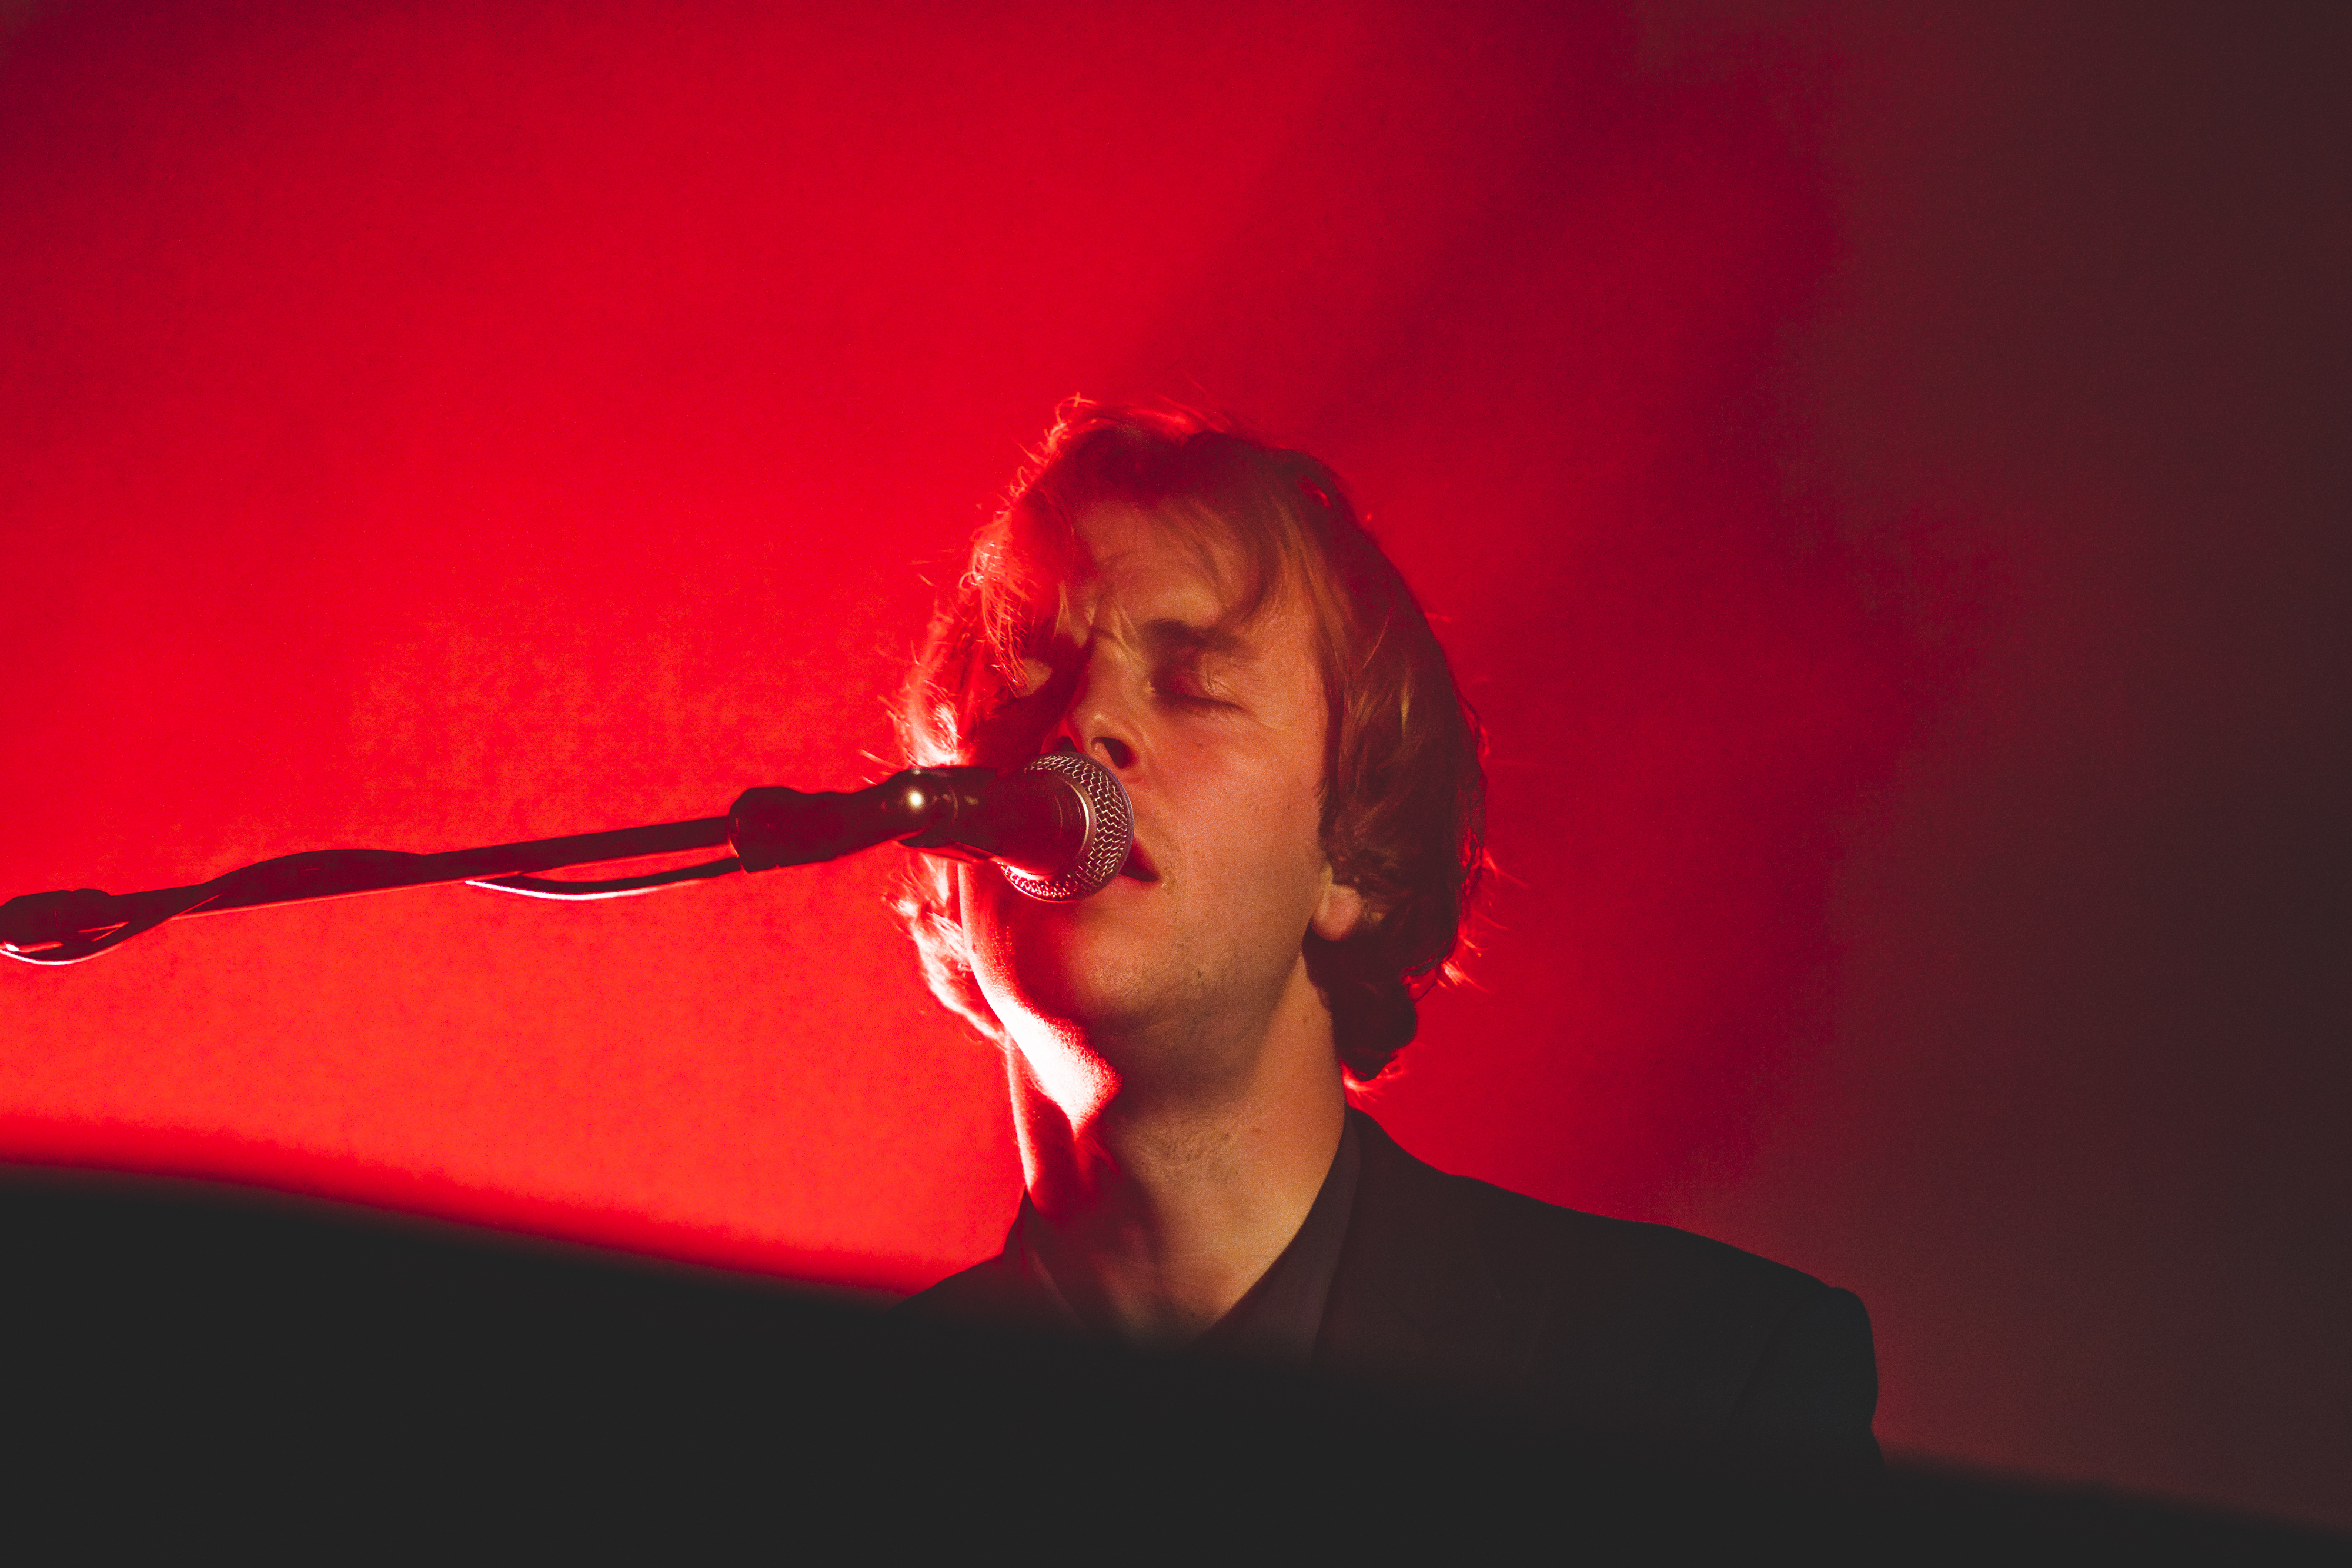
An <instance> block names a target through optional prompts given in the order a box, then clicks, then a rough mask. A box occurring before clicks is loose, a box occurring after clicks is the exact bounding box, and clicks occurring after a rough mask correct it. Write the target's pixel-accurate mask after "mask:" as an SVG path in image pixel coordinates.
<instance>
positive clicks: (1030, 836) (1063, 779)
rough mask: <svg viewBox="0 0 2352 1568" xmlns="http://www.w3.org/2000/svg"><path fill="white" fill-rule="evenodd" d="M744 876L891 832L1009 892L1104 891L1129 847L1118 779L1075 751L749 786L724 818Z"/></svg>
mask: <svg viewBox="0 0 2352 1568" xmlns="http://www.w3.org/2000/svg"><path fill="white" fill-rule="evenodd" d="M727 822H728V835H727V836H728V840H729V841H730V843H731V844H733V846H734V849H735V853H736V855H737V857H738V858H739V859H740V860H741V861H742V862H743V869H744V870H745V871H769V870H772V869H773V868H774V867H777V866H781V865H808V864H812V863H814V862H817V861H828V860H833V859H835V858H836V857H838V856H841V855H845V854H849V853H852V852H855V851H857V850H862V849H864V848H866V846H867V845H869V844H877V843H880V842H882V841H885V840H887V839H896V840H898V841H899V842H900V843H902V844H904V845H906V846H907V847H908V849H910V850H919V851H923V852H927V853H930V854H938V855H946V856H949V857H951V858H953V859H958V860H971V861H994V862H997V864H998V866H999V868H1000V869H1001V870H1002V871H1003V875H1004V880H1005V881H1006V882H1007V883H1010V884H1012V887H1013V891H1014V892H1016V893H1021V894H1027V895H1028V896H1029V897H1031V898H1034V899H1040V900H1043V901H1044V902H1045V903H1048V904H1066V903H1069V902H1071V901H1073V900H1076V899H1080V898H1087V897H1090V896H1092V895H1093V894H1097V893H1100V892H1101V891H1102V890H1103V889H1104V888H1106V887H1108V886H1109V885H1110V883H1111V880H1112V879H1113V878H1115V877H1116V876H1118V873H1119V871H1120V869H1121V868H1122V867H1124V866H1125V865H1126V864H1127V857H1128V854H1129V852H1130V851H1131V850H1132V849H1133V848H1134V847H1135V813H1134V809H1133V807H1132V806H1131V805H1130V803H1129V800H1128V798H1127V787H1126V786H1125V785H1123V784H1121V783H1120V782H1119V781H1118V775H1117V774H1115V773H1113V772H1112V771H1111V770H1110V769H1109V768H1105V767H1104V766H1103V765H1102V764H1101V763H1099V762H1097V761H1095V760H1094V759H1093V758H1090V757H1086V756H1082V755H1080V754H1079V753H1077V752H1075V751H1049V752H1047V753H1046V754H1045V756H1043V757H1040V758H1036V759H1035V760H1034V761H1032V762H1031V763H1030V764H1029V765H1028V766H1027V767H1025V768H1022V769H1021V770H1020V771H1018V772H1014V773H999V772H997V771H996V770H995V769H993V768H908V769H906V770H905V771H904V772H901V773H894V774H892V775H891V776H890V777H889V778H887V779H884V780H883V781H882V782H881V783H879V784H876V785H872V786H870V787H869V788H866V789H856V790H851V791H848V792H846V793H832V792H827V791H814V792H811V791H803V790H799V789H781V788H775V787H769V788H763V789H747V790H745V791H744V792H743V794H742V795H741V797H740V798H739V799H738V800H736V802H735V805H734V808H733V809H732V810H730V811H729V813H728V816H727Z"/></svg>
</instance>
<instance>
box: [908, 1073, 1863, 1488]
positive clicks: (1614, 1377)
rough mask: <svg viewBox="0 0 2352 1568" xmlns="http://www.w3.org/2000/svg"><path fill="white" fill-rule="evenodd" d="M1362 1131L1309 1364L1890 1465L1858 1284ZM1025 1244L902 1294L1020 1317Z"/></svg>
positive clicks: (1752, 1456) (1625, 1431) (921, 1302)
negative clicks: (1878, 1423)
mask: <svg viewBox="0 0 2352 1568" xmlns="http://www.w3.org/2000/svg"><path fill="white" fill-rule="evenodd" d="M1348 1114H1349V1118H1350V1119H1351V1121H1353V1123H1354V1124H1355V1128H1356V1133H1357V1138H1358V1142H1359V1145H1360V1169H1359V1174H1358V1176H1357V1182H1356V1188H1355V1193H1354V1197H1353V1201H1352V1207H1351V1210H1350V1212H1349V1218H1348V1222H1347V1232H1346V1239H1345V1241H1344V1242H1343V1243H1342V1244H1341V1247H1340V1249H1339V1261H1338V1263H1337V1265H1336V1267H1335V1269H1334V1271H1333V1273H1332V1276H1331V1282H1330V1289H1329V1293H1328V1297H1327V1298H1326V1301H1325V1306H1324V1310H1323V1317H1322V1330H1321V1333H1320V1335H1319V1336H1318V1340H1317V1342H1316V1346H1315V1354H1314V1364H1315V1368H1316V1370H1317V1371H1318V1373H1320V1374H1323V1375H1328V1376H1331V1377H1334V1378H1339V1379H1342V1380H1345V1381H1348V1382H1350V1383H1357V1384H1363V1385H1372V1386H1376V1387H1384V1388H1387V1389H1391V1390H1393V1391H1395V1392H1397V1393H1399V1394H1402V1395H1405V1396H1416V1397H1423V1398H1431V1397H1433V1398H1436V1399H1439V1400H1442V1401H1444V1402H1446V1403H1449V1404H1457V1403H1458V1404H1468V1405H1472V1406H1480V1407H1485V1408H1489V1409H1498V1410H1500V1411H1503V1412H1506V1413H1509V1414H1512V1415H1516V1416H1519V1417H1522V1418H1525V1419H1527V1420H1529V1421H1531V1422H1534V1423H1536V1424H1537V1425H1539V1426H1541V1427H1548V1428H1551V1429H1554V1430H1556V1431H1560V1432H1563V1433H1565V1434H1567V1435H1569V1436H1571V1437H1580V1438H1584V1439H1587V1440H1590V1441H1593V1442H1597V1443H1601V1444H1604V1445H1606V1446H1608V1447H1610V1448H1620V1449H1622V1448H1633V1449H1643V1450H1654V1451H1657V1452H1660V1453H1663V1454H1670V1455H1675V1456H1680V1457H1685V1458H1723V1459H1727V1460H1730V1461H1733V1462H1739V1463H1752V1464H1763V1465H1769V1466H1785V1467H1787V1468H1790V1469H1799V1470H1803V1471H1807V1472H1812V1473H1824V1472H1843V1473H1863V1472H1868V1471H1874V1470H1875V1469H1877V1468H1878V1466H1879V1453H1878V1445H1877V1442H1876V1440H1875V1439H1874V1437H1872V1435H1871V1430H1870V1421H1871V1415H1872V1412H1873V1410H1874V1408H1875V1406H1876V1405H1877V1402H1878V1372H1877V1366H1876V1363H1875V1361H1874V1358H1873V1356H1872V1353H1871V1343H1870V1319H1869V1316H1868V1314H1866V1313H1865V1312H1864V1311H1863V1306H1862V1302H1861V1301H1859V1300H1858V1299H1856V1298H1855V1297H1854V1296H1853V1294H1852V1293H1851V1292H1849V1291H1839V1290H1832V1288H1831V1287H1829V1286H1827V1285H1824V1284H1822V1282H1821V1281H1818V1280H1816V1279H1813V1278H1812V1277H1811V1275H1808V1274H1801V1273H1799V1272H1798V1271H1797V1270H1794V1269H1790V1268H1784V1267H1783V1266H1781V1265H1780V1264H1778V1263H1774V1262H1770V1261H1768V1260H1765V1259H1762V1258H1759V1257H1757V1256H1755V1255H1754V1254H1752V1253H1748V1252H1742V1251H1740V1250H1739V1249H1738V1248H1736V1247H1727V1246H1726V1245H1724V1244H1723V1243H1722V1242H1720V1241H1710V1240H1707V1239H1706V1238H1704V1237H1700V1236H1694V1235H1692V1234H1690V1233H1689V1232H1688V1231H1684V1230H1676V1229H1674V1228H1671V1227H1669V1226H1664V1225H1645V1224H1641V1223H1638V1222H1635V1221H1633V1220H1625V1219H1604V1218H1601V1217H1599V1216H1597V1215H1591V1214H1581V1213H1579V1212H1578V1211H1576V1210H1575V1209H1572V1208H1560V1207H1556V1206H1554V1205H1552V1204H1548V1203H1541V1202H1538V1200H1536V1199H1534V1198H1531V1197H1521V1196H1519V1195H1518V1194H1517V1193H1513V1192H1506V1191H1504V1190H1503V1189H1502V1188H1501V1187H1498V1186H1489V1185H1488V1184H1487V1183H1486V1182H1482V1181H1474V1180H1471V1179H1470V1178H1468V1177H1466V1176H1447V1175H1446V1174H1445V1173H1444V1172H1443V1171H1439V1170H1437V1169H1434V1168H1433V1167H1432V1166H1427V1165H1424V1164H1423V1163H1422V1162H1421V1161H1419V1160H1417V1159H1415V1158H1413V1157H1412V1155H1409V1154H1407V1153H1405V1152H1404V1150H1402V1149H1401V1148H1399V1147H1398V1146H1397V1145H1396V1142H1395V1140H1393V1139H1391V1137H1390V1136H1389V1135H1388V1134H1386V1133H1384V1132H1382V1131H1381V1127H1380V1124H1378V1123H1376V1122H1374V1121H1373V1120H1372V1119H1371V1118H1370V1117H1369V1116H1366V1115H1363V1114H1362V1113H1360V1112H1356V1111H1350V1112H1349V1113H1348ZM1012 1259H1013V1248H1012V1247H1011V1246H1010V1245H1008V1248H1007V1250H1006V1252H1005V1253H1004V1254H1003V1255H1001V1256H1000V1257H998V1258H996V1259H992V1260H989V1261H987V1262H984V1263H982V1264H979V1265H977V1266H975V1267H973V1268H971V1269H968V1270H964V1271H963V1272H962V1273H961V1274H957V1275H953V1276H950V1278H949V1279H946V1280H943V1281H940V1283H939V1284H937V1285H935V1286H933V1287H932V1288H931V1289H930V1290H929V1291H924V1292H923V1293H922V1294H920V1295H919V1296H917V1297H915V1298H913V1299H912V1300H911V1301H908V1302H906V1303H905V1304H904V1306H903V1307H902V1308H901V1309H900V1310H901V1312H905V1313H906V1315H908V1317H914V1318H965V1319H975V1320H995V1321H998V1322H1020V1321H1021V1320H1022V1319H1023V1318H1024V1315H1029V1314H1032V1313H1034V1314H1036V1316H1037V1317H1039V1318H1043V1317H1045V1316H1047V1315H1050V1313H1051V1312H1053V1311H1055V1310H1058V1311H1059V1312H1061V1321H1063V1322H1067V1321H1068V1319H1067V1312H1066V1309H1055V1308H1041V1307H1039V1305H1038V1304H1037V1303H1036V1302H1035V1301H1034V1299H1033V1296H1032V1292H1033V1291H1034V1289H1035V1287H1034V1286H1033V1285H1030V1284H1027V1283H1024V1279H1023V1277H1022V1273H1021V1270H1019V1269H1018V1268H1017V1267H1016V1266H1015V1265H1014V1264H1013V1261H1012Z"/></svg>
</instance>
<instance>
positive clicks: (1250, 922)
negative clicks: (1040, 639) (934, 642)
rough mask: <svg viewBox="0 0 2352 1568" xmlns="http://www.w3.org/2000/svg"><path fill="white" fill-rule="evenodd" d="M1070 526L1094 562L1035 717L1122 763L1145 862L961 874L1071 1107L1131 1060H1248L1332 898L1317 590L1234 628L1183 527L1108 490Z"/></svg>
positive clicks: (1290, 989) (1299, 977)
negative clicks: (1089, 886) (1048, 891)
mask: <svg viewBox="0 0 2352 1568" xmlns="http://www.w3.org/2000/svg"><path fill="white" fill-rule="evenodd" d="M1078 531H1079V535H1080V538H1081V540H1082V541H1083V543H1084V544H1085V545H1086V547H1087V551H1088V553H1089V555H1090V556H1091V559H1093V561H1094V563H1095V567H1096V575H1094V576H1093V577H1091V578H1090V579H1089V580H1087V581H1085V582H1083V583H1076V584H1072V585H1071V591H1070V593H1069V595H1068V604H1067V608H1066V612H1065V614H1064V615H1063V618H1062V620H1061V622H1060V623H1059V624H1058V625H1057V626H1056V628H1055V639H1054V646H1053V648H1052V649H1050V650H1047V652H1048V653H1051V654H1052V656H1053V663H1052V665H1051V667H1050V673H1049V674H1047V678H1046V679H1045V680H1044V681H1043V682H1042V683H1041V685H1040V686H1039V689H1038V690H1037V691H1036V692H1035V693H1034V695H1032V697H1031V698H1030V700H1032V701H1037V700H1040V699H1043V700H1044V701H1045V704H1046V705H1047V710H1046V711H1045V712H1040V713H1035V714H1033V715H1031V716H1028V718H1029V722H1028V724H1027V725H1026V726H1025V727H1026V729H1027V731H1028V734H1029V735H1030V736H1034V737H1039V738H1038V739H1037V740H1036V741H1034V742H1033V744H1038V745H1042V746H1044V747H1047V748H1051V747H1056V746H1066V747H1072V748H1076V749H1080V750H1084V751H1086V752H1087V754H1089V755H1091V756H1093V757H1094V758H1096V759H1097V760H1098V761H1101V762H1103V763H1104V764H1105V765H1106V766H1108V767H1110V768H1113V769H1114V770H1115V771H1117V772H1118V775H1119V778H1120V779H1121V781H1122V782H1123V783H1125V784H1126V786H1127V788H1128V791H1129V796H1130V797H1131V798H1132V800H1133V801H1134V804H1135V819H1136V838H1137V842H1138V845H1139V856H1138V860H1137V862H1136V865H1135V870H1137V871H1138V872H1139V873H1140V874H1138V875H1128V876H1122V877H1121V878H1119V879H1118V881H1116V882H1115V883H1112V885H1111V886H1110V887H1109V888H1108V889H1107V890H1105V891H1104V892H1103V893H1101V894H1097V895H1096V896H1095V897H1093V898H1089V899H1085V900H1081V901H1079V902H1077V903H1075V904H1040V903H1036V902H1034V901H1032V900H1029V899H1024V898H1022V897H1021V896H1020V895H1018V894H1013V892H1012V891H1011V890H1010V889H1009V888H1007V887H1006V886H1005V884H1004V883H1003V879H1002V878H1001V877H1000V876H998V875H997V874H996V873H995V872H994V871H992V870H991V869H989V868H987V867H967V868H964V869H963V870H962V872H961V887H960V892H961V899H962V908H963V912H964V917H965V922H966V928H967V930H968V931H969V933H970V935H971V941H972V949H973V958H974V966H975V973H976V975H977V977H978V978H979V981H980V985H981V988H982V992H983V993H984V994H985V995H986V996H987V997H988V999H989V1002H990V1005H991V1006H992V1008H993V1009H995V1010H996V1013H997V1016H998V1017H999V1018H1000V1019H1003V1021H1004V1022H1005V1024H1006V1025H1007V1027H1008V1028H1009V1029H1010V1030H1011V1031H1012V1032H1013V1036H1014V1038H1015V1040H1016V1041H1017V1042H1018V1043H1019V1045H1020V1046H1021V1048H1022V1050H1023V1052H1024V1055H1025V1056H1026V1057H1027V1058H1028V1061H1029V1064H1030V1067H1031V1070H1032V1071H1034V1073H1035V1074H1036V1076H1037V1078H1038V1080H1039V1082H1040V1084H1041V1086H1042V1087H1044V1088H1045V1090H1046V1092H1047V1093H1048V1094H1049V1095H1051V1096H1052V1098H1054V1099H1055V1101H1056V1102H1057V1103H1061V1104H1062V1105H1064V1107H1065V1108H1066V1109H1067V1110H1069V1111H1072V1112H1073V1113H1077V1112H1080V1111H1081V1108H1082V1107H1083V1106H1085V1105H1087V1104H1092V1103H1099V1102H1100V1101H1101V1100H1102V1099H1104V1098H1106V1097H1108V1095H1109V1094H1110V1093H1111V1092H1114V1090H1115V1089H1116V1088H1117V1086H1118V1084H1119V1083H1121V1082H1127V1081H1129V1080H1130V1079H1131V1078H1134V1077H1136V1076H1138V1075H1140V1076H1142V1077H1144V1078H1146V1079H1150V1080H1152V1081H1171V1082H1172V1081H1182V1080H1190V1081H1197V1082H1209V1081H1213V1080H1215V1079H1218V1078H1220V1077H1223V1076H1229V1075H1232V1074H1234V1073H1246V1071H1248V1068H1249V1063H1250V1061H1251V1060H1252V1053H1253V1051H1255V1048H1256V1045H1257V1042H1258V1041H1259V1040H1261V1039H1262V1038H1263V1036H1264V1035H1265V1030H1266V1028H1267V1024H1268V1020H1270V1019H1272V1018H1273V1017H1274V1015H1275V1013H1276V1010H1277V1009H1279V1008H1280V1007H1282V1006H1284V1005H1285V1004H1286V998H1288V997H1290V996H1292V995H1293V993H1295V992H1296V990H1297V988H1298V987H1300V986H1302V985H1304V984H1306V981H1305V970H1304V961H1303V959H1302V957H1301V956H1300V946H1301V941H1302V938H1303V937H1304V936H1305V935H1306V933H1307V929H1308V928H1309V925H1310V924H1312V923H1315V922H1317V920H1318V915H1323V916H1327V917H1328V905H1329V904H1331V903H1332V900H1333V890H1332V887H1331V882H1330V871H1329V866H1328V862H1327V861H1326V860H1325V857H1324V854H1323V849H1322V844H1321V838H1320V831H1321V820H1320V819H1321V800H1320V791H1321V786H1322V769H1323V736H1324V725H1325V715H1324V706H1323V698H1322V689H1321V682H1320V677H1319V674H1318V669H1317V663H1316V659H1315V656H1314V643H1313V636H1312V629H1311V623H1310V622H1309V620H1308V617H1307V612H1306V611H1305V610H1304V608H1303V607H1302V606H1300V605H1299V604H1297V602H1296V601H1294V600H1292V599H1289V598H1287V597H1285V596H1276V599H1275V600H1274V601H1272V602H1270V603H1269V604H1267V605H1266V606H1265V607H1264V608H1263V609H1262V610H1261V611H1260V612H1258V613H1257V614H1256V615H1255V616H1254V617H1252V618H1251V619H1250V620H1249V621H1247V622H1243V623H1241V624H1239V625H1234V624H1228V623H1227V622H1226V612H1227V610H1228V602H1227V596H1226V594H1225V592H1224V591H1223V589H1222V588H1221V586H1220V582H1219V580H1218V578H1217V577H1216V576H1213V575H1212V574H1211V572H1210V571H1208V570H1204V569H1203V562H1202V559H1201V556H1200V554H1199V552H1198V551H1197V549H1195V547H1194V546H1193V545H1192V543H1191V542H1190V541H1189V540H1187V539H1186V538H1183V537H1182V536H1181V535H1178V534H1176V533H1174V532H1173V531H1172V530H1171V529H1168V528H1162V527H1160V526H1159V525H1157V524H1155V523H1154V522H1152V521H1151V520H1150V518H1149V517H1146V516H1144V515H1142V514H1140V513H1139V512H1137V511H1135V510H1133V509H1132V508H1128V507H1097V508H1096V509H1094V510H1092V511H1089V512H1088V513H1087V514H1086V515H1085V516H1084V517H1081V518H1080V519H1079V524H1078ZM1220 575H1222V576H1223V577H1225V578H1227V579H1230V578H1231V577H1232V576H1233V575H1234V574H1233V573H1232V572H1231V571H1226V572H1223V573H1222V574H1220ZM1030 673H1031V674H1032V675H1033V677H1034V676H1035V675H1037V674H1040V673H1041V671H1040V669H1039V668H1038V667H1037V666H1033V667H1032V670H1031V672H1030ZM992 760H993V758H992ZM1343 891H1344V890H1343ZM1348 896H1349V897H1352V895H1351V894H1350V895H1348Z"/></svg>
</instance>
